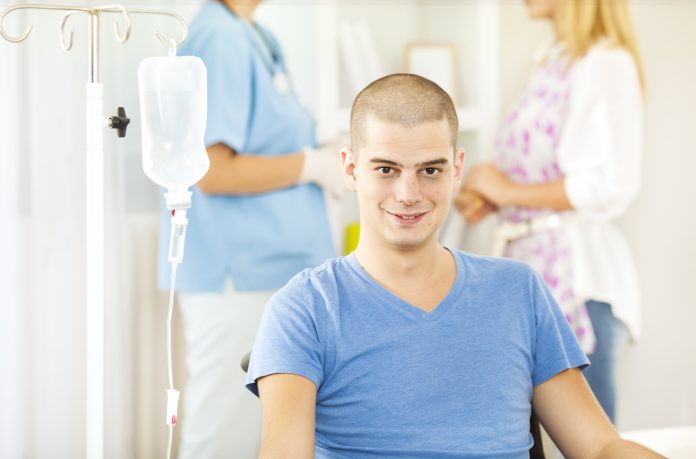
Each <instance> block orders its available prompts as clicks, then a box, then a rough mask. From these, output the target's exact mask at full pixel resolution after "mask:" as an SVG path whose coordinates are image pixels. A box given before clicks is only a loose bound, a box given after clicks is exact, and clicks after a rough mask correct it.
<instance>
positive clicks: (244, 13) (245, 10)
mask: <svg viewBox="0 0 696 459" xmlns="http://www.w3.org/2000/svg"><path fill="white" fill-rule="evenodd" d="M223 3H224V4H225V5H227V7H228V8H229V9H230V10H231V11H232V12H233V13H234V14H236V15H237V16H239V17H240V18H242V19H244V20H245V21H246V22H248V23H250V24H251V23H252V22H253V16H254V10H255V9H256V7H257V6H258V4H259V3H260V0H256V1H243V2H236V1H233V0H223Z"/></svg>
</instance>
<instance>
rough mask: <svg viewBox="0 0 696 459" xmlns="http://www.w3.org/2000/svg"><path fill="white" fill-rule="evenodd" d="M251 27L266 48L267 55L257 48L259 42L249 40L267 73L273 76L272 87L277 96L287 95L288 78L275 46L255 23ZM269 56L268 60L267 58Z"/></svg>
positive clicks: (288, 89)
mask: <svg viewBox="0 0 696 459" xmlns="http://www.w3.org/2000/svg"><path fill="white" fill-rule="evenodd" d="M251 26H252V27H253V28H254V32H255V35H256V36H257V37H259V38H260V39H261V40H262V41H263V44H264V45H265V46H266V49H267V50H268V54H266V53H264V52H263V50H262V49H260V48H259V43H258V42H259V40H255V39H252V40H251V42H252V44H253V46H254V49H256V52H257V54H258V55H259V57H260V58H261V60H262V61H263V64H264V65H265V66H266V68H267V69H268V72H269V73H270V74H271V75H273V77H272V79H273V87H274V88H275V90H276V91H278V93H279V94H283V95H285V94H287V93H289V92H290V78H288V75H287V73H285V71H284V70H283V69H282V67H281V65H280V54H279V53H278V50H277V49H276V47H275V46H273V44H272V43H271V41H270V40H269V39H268V37H267V36H266V34H265V33H264V31H263V30H261V27H259V26H258V25H256V24H255V23H254V24H252V25H251ZM269 55H270V59H269V58H268V56H269Z"/></svg>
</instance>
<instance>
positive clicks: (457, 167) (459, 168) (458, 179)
mask: <svg viewBox="0 0 696 459" xmlns="http://www.w3.org/2000/svg"><path fill="white" fill-rule="evenodd" d="M465 156H466V152H465V151H464V149H463V148H460V149H459V150H457V152H456V153H455V154H454V183H453V184H452V191H454V192H456V191H458V190H459V187H460V186H461V184H462V177H463V176H464V157H465Z"/></svg>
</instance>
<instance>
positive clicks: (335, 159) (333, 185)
mask: <svg viewBox="0 0 696 459" xmlns="http://www.w3.org/2000/svg"><path fill="white" fill-rule="evenodd" d="M341 148H342V146H341V145H338V144H328V145H324V146H321V147H318V148H305V149H304V154H305V155H304V162H303V163H302V172H301V173H300V182H304V183H307V182H311V183H315V184H317V185H319V186H320V187H321V189H322V190H324V192H325V193H326V194H327V195H328V196H330V197H332V198H336V199H338V198H340V197H341V196H343V195H344V194H345V193H346V192H347V191H348V188H346V185H345V182H344V181H343V169H342V167H341Z"/></svg>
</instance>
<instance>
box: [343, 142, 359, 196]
mask: <svg viewBox="0 0 696 459" xmlns="http://www.w3.org/2000/svg"><path fill="white" fill-rule="evenodd" d="M341 165H342V166H343V180H344V181H345V182H346V186H347V187H348V189H349V190H350V191H355V185H356V180H357V179H356V177H355V170H356V169H357V164H356V161H355V157H354V156H353V152H352V151H350V149H348V148H347V147H344V148H342V149H341Z"/></svg>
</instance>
